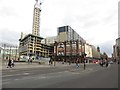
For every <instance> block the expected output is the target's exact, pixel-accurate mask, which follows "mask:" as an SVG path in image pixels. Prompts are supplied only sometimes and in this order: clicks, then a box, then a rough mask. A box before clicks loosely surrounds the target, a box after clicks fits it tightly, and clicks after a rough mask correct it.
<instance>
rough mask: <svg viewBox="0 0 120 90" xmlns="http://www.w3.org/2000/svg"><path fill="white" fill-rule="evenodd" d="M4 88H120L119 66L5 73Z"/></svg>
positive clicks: (25, 70)
mask: <svg viewBox="0 0 120 90" xmlns="http://www.w3.org/2000/svg"><path fill="white" fill-rule="evenodd" d="M2 88H118V66H117V64H113V65H111V66H109V67H108V68H105V67H100V66H99V65H93V64H92V65H87V69H86V70H84V69H83V66H82V65H81V67H80V68H79V69H77V68H76V67H75V66H68V67H49V68H30V69H12V70H5V71H3V75H2Z"/></svg>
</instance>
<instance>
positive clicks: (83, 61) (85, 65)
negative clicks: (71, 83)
mask: <svg viewBox="0 0 120 90" xmlns="http://www.w3.org/2000/svg"><path fill="white" fill-rule="evenodd" d="M83 62H84V70H85V69H86V64H85V63H86V60H84V61H83Z"/></svg>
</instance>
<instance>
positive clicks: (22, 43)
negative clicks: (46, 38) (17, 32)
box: [19, 0, 53, 58]
mask: <svg viewBox="0 0 120 90" xmlns="http://www.w3.org/2000/svg"><path fill="white" fill-rule="evenodd" d="M41 4H42V3H41V2H40V0H36V3H35V5H34V14H33V28H32V34H28V35H25V36H24V35H23V33H21V38H20V39H19V54H20V56H35V58H37V57H49V56H51V55H52V54H53V46H50V45H46V44H42V43H41V40H42V39H43V38H42V37H40V35H39V32H40V14H41V7H40V6H41Z"/></svg>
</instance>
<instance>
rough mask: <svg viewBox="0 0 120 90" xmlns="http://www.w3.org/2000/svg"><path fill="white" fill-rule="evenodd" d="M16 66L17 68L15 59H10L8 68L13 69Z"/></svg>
mask: <svg viewBox="0 0 120 90" xmlns="http://www.w3.org/2000/svg"><path fill="white" fill-rule="evenodd" d="M14 66H15V64H14V59H13V58H12V59H9V61H8V65H7V68H12V67H14Z"/></svg>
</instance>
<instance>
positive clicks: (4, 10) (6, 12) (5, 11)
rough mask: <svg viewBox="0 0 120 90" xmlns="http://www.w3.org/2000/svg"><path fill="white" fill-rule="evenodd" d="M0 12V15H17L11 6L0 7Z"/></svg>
mask: <svg viewBox="0 0 120 90" xmlns="http://www.w3.org/2000/svg"><path fill="white" fill-rule="evenodd" d="M0 12H1V14H0V16H1V17H10V16H14V17H16V16H17V13H16V12H15V11H14V9H13V8H8V7H1V8H0Z"/></svg>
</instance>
